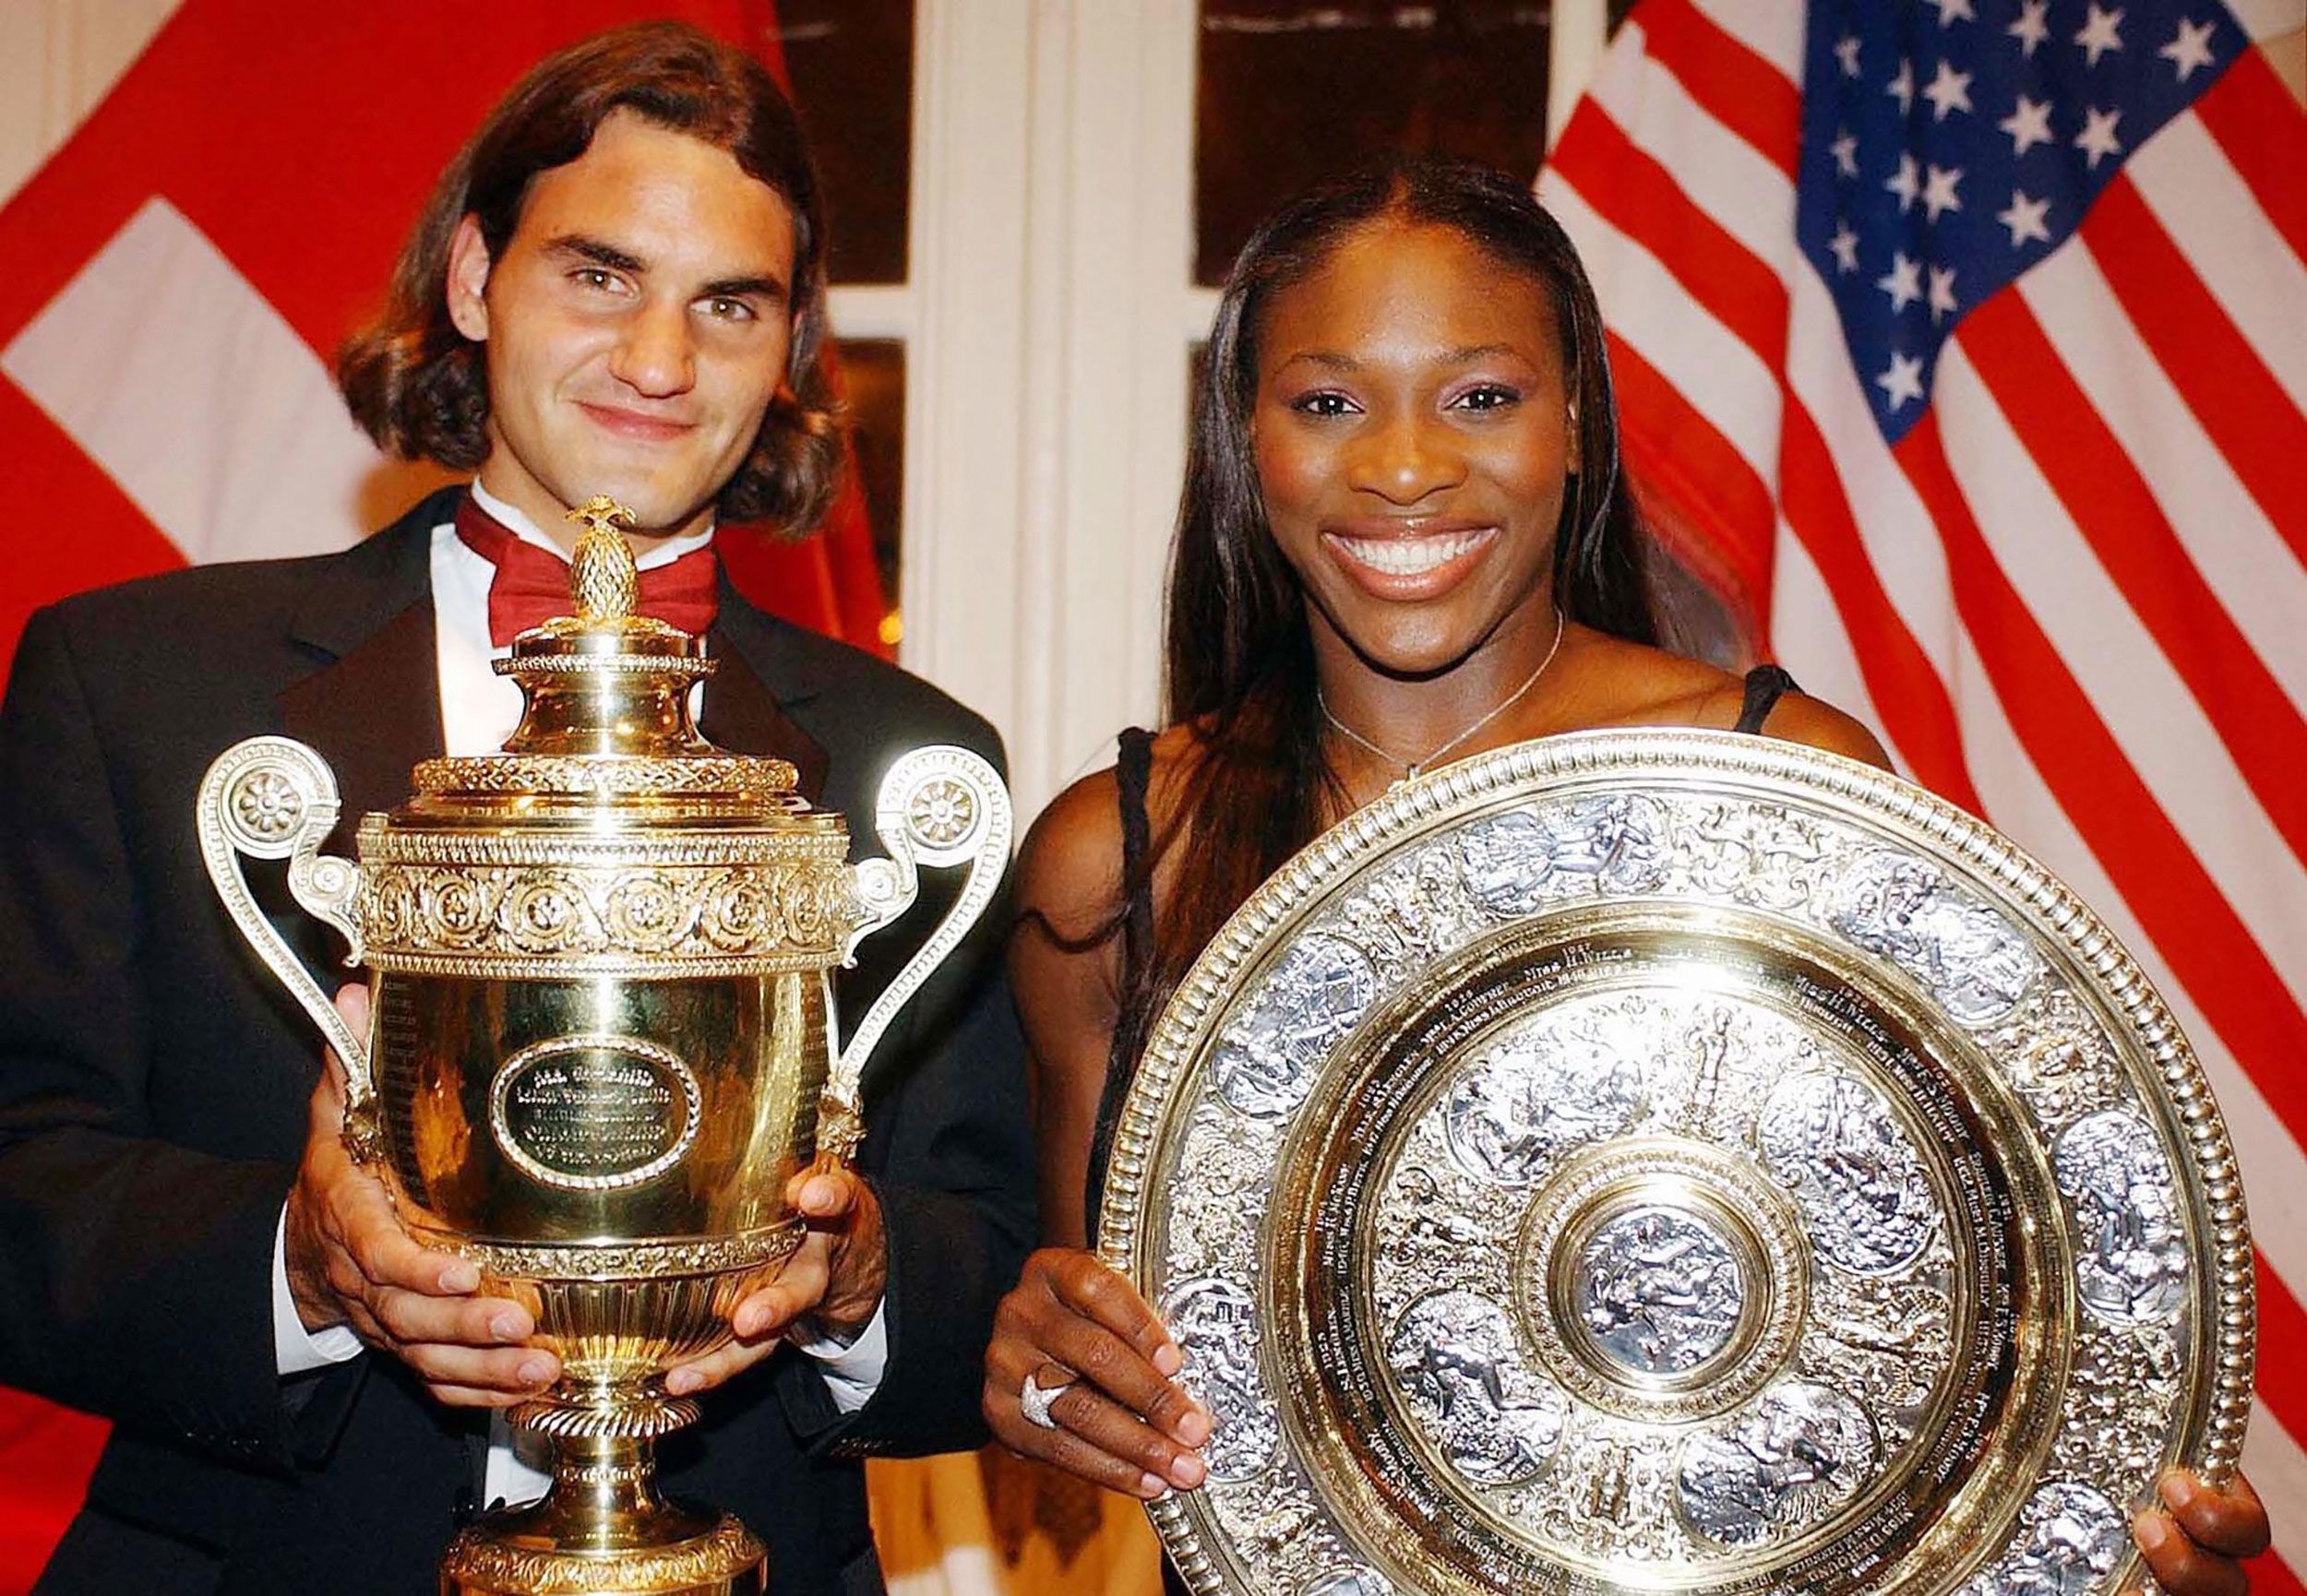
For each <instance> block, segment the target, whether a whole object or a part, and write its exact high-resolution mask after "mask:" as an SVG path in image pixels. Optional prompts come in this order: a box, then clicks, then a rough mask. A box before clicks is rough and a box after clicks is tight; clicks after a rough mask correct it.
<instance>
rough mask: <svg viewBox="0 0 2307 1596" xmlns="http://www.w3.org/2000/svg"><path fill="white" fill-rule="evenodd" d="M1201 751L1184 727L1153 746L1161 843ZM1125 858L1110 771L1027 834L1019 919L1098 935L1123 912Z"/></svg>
mask: <svg viewBox="0 0 2307 1596" xmlns="http://www.w3.org/2000/svg"><path fill="white" fill-rule="evenodd" d="M1199 747H1200V739H1199V738H1198V737H1197V736H1196V735H1195V733H1194V732H1192V730H1191V729H1190V728H1188V727H1184V726H1172V727H1169V728H1167V729H1166V730H1165V731H1163V732H1158V733H1156V734H1155V736H1154V738H1153V769H1152V772H1151V775H1150V777H1149V780H1148V781H1147V792H1146V808H1147V810H1148V812H1149V816H1150V819H1151V822H1152V833H1153V837H1154V838H1155V839H1156V840H1160V839H1163V838H1165V837H1166V836H1167V834H1168V828H1169V820H1170V817H1171V814H1172V811H1173V809H1174V808H1175V805H1176V804H1177V798H1178V794H1179V791H1180V783H1181V782H1182V780H1184V778H1185V774H1186V772H1187V771H1188V770H1189V768H1191V766H1192V764H1193V762H1194V759H1195V757H1196V756H1197V750H1198V749H1199ZM1123 857H1124V853H1123V839H1122V802H1121V779H1120V772H1119V770H1118V768H1117V767H1115V766H1111V765H1108V766H1106V768H1104V769H1102V770H1095V771H1093V772H1091V773H1090V774H1089V775H1087V776H1084V777H1082V779H1081V780H1078V781H1075V782H1074V783H1073V784H1072V785H1071V786H1070V787H1068V788H1066V790H1065V791H1064V792H1060V793H1058V795H1057V796H1056V797H1055V798H1053V799H1051V800H1050V801H1049V804H1048V806H1047V807H1046V808H1045V809H1043V810H1042V812H1041V814H1040V816H1038V817H1037V818H1036V819H1035V820H1034V824H1033V826H1032V828H1030V829H1028V830H1027V832H1026V834H1025V841H1024V843H1023V844H1022V847H1021V848H1020V849H1019V852H1018V868H1017V888H1016V890H1017V904H1018V909H1019V911H1020V913H1021V914H1033V915H1036V916H1038V917H1039V918H1042V919H1044V920H1046V921H1047V922H1048V923H1049V925H1050V927H1051V929H1053V930H1055V931H1057V932H1058V933H1059V934H1060V935H1063V936H1067V937H1074V936H1082V935H1094V934H1095V933H1096V932H1097V931H1098V930H1099V929H1100V928H1101V927H1105V926H1108V925H1110V924H1111V923H1113V921H1114V918H1115V916H1116V915H1117V914H1118V912H1119V911H1120V907H1121V891H1122V880H1121V875H1122V860H1123Z"/></svg>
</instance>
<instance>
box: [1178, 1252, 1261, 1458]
mask: <svg viewBox="0 0 2307 1596" xmlns="http://www.w3.org/2000/svg"><path fill="white" fill-rule="evenodd" d="M1162 1317H1163V1320H1164V1321H1165V1323H1166V1324H1167V1325H1168V1326H1169V1333H1170V1336H1171V1338H1172V1339H1173V1340H1176V1341H1177V1350H1178V1351H1179V1352H1183V1353H1184V1354H1185V1359H1186V1368H1185V1377H1186V1382H1187V1384H1188V1386H1189V1388H1191V1389H1192V1391H1193V1394H1194V1395H1195V1396H1196V1397H1197V1398H1199V1399H1201V1405H1202V1406H1203V1407H1205V1408H1207V1409H1208V1410H1209V1411H1210V1421H1211V1423H1210V1439H1209V1441H1208V1443H1207V1444H1206V1445H1205V1446H1203V1447H1202V1448H1201V1459H1202V1461H1203V1463H1204V1464H1206V1465H1207V1466H1208V1468H1209V1471H1210V1478H1211V1479H1213V1480H1217V1481H1221V1482H1223V1481H1231V1480H1247V1479H1249V1478H1250V1477H1251V1476H1252V1475H1254V1474H1256V1473H1257V1472H1259V1471H1261V1470H1262V1469H1264V1468H1265V1467H1266V1465H1268V1464H1269V1463H1271V1462H1273V1458H1274V1454H1275V1452H1276V1451H1278V1450H1279V1449H1280V1447H1281V1438H1282V1437H1281V1422H1280V1420H1279V1418H1278V1417H1277V1415H1276V1414H1275V1413H1274V1411H1273V1404H1272V1403H1271V1402H1270V1401H1268V1400H1267V1399H1266V1396H1265V1385H1264V1381H1263V1379H1262V1378H1261V1376H1260V1375H1259V1373H1258V1309H1257V1304H1255V1303H1253V1302H1251V1301H1250V1300H1249V1292H1246V1291H1244V1290H1242V1289H1241V1287H1239V1286H1238V1285H1236V1284H1235V1283H1234V1282H1233V1281H1231V1280H1189V1281H1187V1282H1186V1283H1185V1284H1184V1285H1181V1286H1179V1287H1178V1288H1177V1292H1176V1294H1174V1295H1173V1296H1172V1297H1171V1298H1170V1299H1169V1303H1168V1304H1167V1306H1166V1307H1165V1310H1164V1312H1163V1315H1162Z"/></svg>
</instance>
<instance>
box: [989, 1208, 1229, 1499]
mask: <svg viewBox="0 0 2307 1596" xmlns="http://www.w3.org/2000/svg"><path fill="white" fill-rule="evenodd" d="M1184 1364H1185V1359H1184V1357H1183V1356H1182V1355H1181V1354H1180V1353H1179V1352H1178V1351H1177V1343H1176V1342H1174V1341H1172V1340H1170V1339H1169V1332H1168V1331H1167V1330H1165V1329H1164V1328H1162V1321H1161V1320H1160V1319H1159V1318H1158V1317H1156V1316H1154V1313H1153V1309H1151V1308H1149V1307H1147V1306H1146V1305H1145V1300H1144V1299H1143V1298H1142V1297H1141V1296H1139V1295H1138V1293H1137V1292H1136V1291H1135V1290H1134V1289H1133V1288H1132V1287H1131V1286H1130V1282H1129V1281H1128V1280H1124V1279H1123V1278H1122V1277H1121V1276H1120V1275H1118V1274H1117V1273H1116V1272H1115V1271H1114V1270H1112V1269H1110V1268H1106V1266H1105V1265H1104V1264H1102V1263H1100V1262H1099V1261H1098V1260H1097V1257H1096V1256H1095V1255H1094V1254H1093V1253H1088V1252H1083V1251H1082V1250H1080V1249H1079V1248H1074V1247H1045V1248H1043V1249H1042V1250H1041V1251H1040V1252H1037V1253H1035V1254H1034V1256H1033V1257H1029V1258H1027V1259H1026V1260H1025V1272H1024V1274H1023V1275H1022V1277H1020V1279H1019V1280H1018V1283H1017V1286H1016V1288H1015V1289H1014V1290H1013V1291H1011V1292H1010V1294H1009V1295H1008V1296H1006V1297H1004V1298H1002V1299H1001V1306H1000V1309H999V1311H998V1312H997V1313H996V1314H995V1315H994V1321H993V1344H992V1345H991V1346H989V1347H987V1348H986V1390H985V1396H984V1399H983V1406H984V1409H985V1414H986V1423H988V1424H990V1425H991V1426H992V1427H993V1433H994V1435H996V1436H998V1438H999V1439H1000V1440H1001V1441H1002V1443H1003V1444H1004V1445H1006V1446H1008V1447H1010V1448H1011V1449H1012V1450H1014V1451H1018V1452H1022V1453H1023V1454H1024V1455H1025V1456H1027V1457H1029V1458H1038V1459H1041V1460H1043V1461H1044V1462H1047V1463H1055V1464H1056V1465H1057V1466H1058V1468H1060V1469H1063V1470H1066V1471H1068V1472H1070V1473H1074V1474H1079V1475H1081V1476H1082V1478H1083V1479H1085V1480H1088V1481H1090V1482H1092V1483H1095V1484H1099V1485H1103V1486H1105V1487H1106V1488H1107V1489H1108V1490H1113V1491H1119V1492H1122V1493H1124V1494H1126V1495H1132V1496H1137V1497H1141V1498H1152V1497H1154V1496H1158V1495H1161V1494H1162V1493H1163V1492H1164V1491H1166V1490H1168V1489H1170V1488H1171V1487H1172V1486H1176V1487H1177V1488H1178V1489H1180V1490H1188V1491H1189V1490H1191V1489H1193V1488H1194V1487H1195V1486H1196V1485H1199V1484H1201V1481H1202V1478H1203V1476H1204V1474H1205V1473H1206V1472H1207V1471H1206V1470H1205V1469H1204V1468H1203V1466H1202V1462H1201V1457H1200V1456H1199V1455H1198V1452H1197V1448H1198V1447H1201V1443H1202V1442H1204V1441H1206V1440H1208V1439H1209V1438H1210V1415H1209V1413H1208V1412H1207V1411H1204V1410H1203V1408H1202V1407H1201V1404H1200V1403H1198V1402H1196V1401H1195V1400H1194V1399H1192V1398H1191V1397H1189V1396H1188V1395H1187V1394H1186V1392H1185V1388H1183V1387H1181V1386H1179V1385H1178V1384H1177V1380H1176V1378H1175V1376H1176V1375H1177V1371H1178V1370H1179V1369H1180V1368H1181V1367H1183V1366H1184ZM1028 1380H1031V1381H1033V1382H1034V1386H1035V1388H1037V1390H1038V1391H1040V1392H1042V1393H1046V1392H1048V1391H1052V1390H1056V1391H1058V1392H1060V1393H1061V1394H1060V1395H1058V1397H1057V1398H1056V1399H1054V1400H1050V1401H1048V1402H1047V1404H1046V1412H1047V1415H1048V1424H1047V1425H1046V1426H1045V1425H1043V1424H1041V1423H1035V1422H1034V1420H1033V1419H1032V1418H1030V1417H1028V1415H1027V1413H1026V1411H1024V1408H1023V1405H1022V1401H1021V1398H1022V1394H1023V1392H1024V1389H1025V1383H1026V1382H1027V1381H1028Z"/></svg>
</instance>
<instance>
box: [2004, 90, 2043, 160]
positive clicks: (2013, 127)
mask: <svg viewBox="0 0 2307 1596" xmlns="http://www.w3.org/2000/svg"><path fill="white" fill-rule="evenodd" d="M1995 125H1996V126H1997V127H2000V128H2001V129H2002V131H2003V132H2005V133H2007V134H2009V135H2010V136H2011V153H2012V154H2013V155H2014V156H2017V155H2024V154H2026V152H2027V151H2028V150H2030V149H2034V148H2035V146H2037V145H2038V144H2049V143H2050V142H2051V141H2052V137H2053V136H2052V134H2051V131H2050V101H2048V100H2029V99H2028V98H2027V97H2026V95H2024V94H2022V95H2020V96H2019V97H2018V104H2017V106H2016V107H2014V109H2013V110H2012V112H2011V114H2010V115H2008V116H2006V117H2004V118H2003V119H2002V121H2000V122H1998V123H1996V124H1995Z"/></svg>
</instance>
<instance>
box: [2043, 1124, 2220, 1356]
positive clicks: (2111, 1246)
mask: <svg viewBox="0 0 2307 1596" xmlns="http://www.w3.org/2000/svg"><path fill="white" fill-rule="evenodd" d="M2051 1165H2052V1168H2053V1169H2054V1170H2056V1171H2057V1173H2058V1180H2059V1189H2060V1190H2061V1191H2062V1192H2064V1193H2065V1194H2066V1195H2067V1197H2069V1199H2071V1200H2072V1201H2073V1202H2074V1221H2075V1230H2076V1233H2077V1237H2078V1239H2079V1240H2080V1241H2081V1243H2082V1244H2083V1245H2081V1246H2080V1247H2078V1248H2077V1249H2076V1256H2075V1260H2074V1277H2075V1286H2076V1289H2077V1290H2078V1291H2079V1292H2081V1293H2082V1297H2083V1303H2084V1305H2085V1306H2086V1307H2088V1308H2090V1309H2092V1310H2093V1311H2095V1312H2097V1313H2098V1314H2100V1315H2102V1316H2105V1317H2107V1318H2110V1319H2112V1320H2114V1321H2115V1322H2116V1323H2118V1324H2125V1325H2141V1324H2151V1323H2153V1322H2154V1321H2156V1320H2158V1319H2166V1318H2169V1317H2170V1316H2172V1315H2174V1314H2176V1313H2177V1312H2178V1311H2179V1309H2180V1306H2181V1304H2183V1303H2184V1302H2185V1301H2186V1298H2187V1238H2186V1232H2185V1231H2184V1229H2183V1228H2182V1225H2181V1213H2180V1208H2179V1193H2178V1192H2177V1191H2176V1190H2175V1189H2174V1188H2173V1187H2172V1185H2171V1177H2170V1160H2169V1159H2168V1158H2166V1157H2165V1156H2164V1154H2163V1149H2162V1145H2161V1144H2160V1143H2159V1142H2158V1141H2157V1140H2156V1137H2155V1131H2154V1128H2153V1127H2152V1126H2149V1125H2148V1124H2147V1123H2146V1121H2145V1120H2143V1119H2141V1118H2139V1116H2138V1115H2136V1114H2130V1113H2127V1112H2124V1111H2122V1110H2120V1109H2109V1110H2106V1111H2104V1112H2101V1113H2098V1114H2090V1115H2088V1116H2086V1117H2085V1118H2083V1119H2079V1120H2076V1121H2075V1122H2074V1124H2073V1125H2071V1126H2067V1128H2066V1129H2065V1130H2063V1131H2062V1132H2061V1133H2060V1134H2059V1140H2058V1143H2057V1149H2056V1151H2055V1152H2054V1153H2053V1154H2052V1158H2051Z"/></svg>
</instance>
